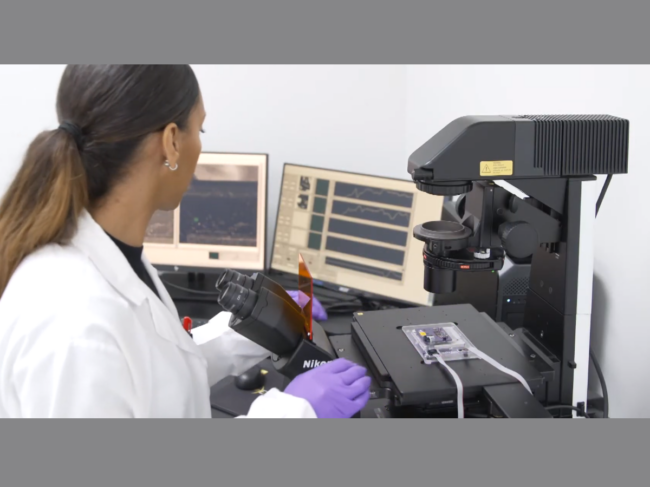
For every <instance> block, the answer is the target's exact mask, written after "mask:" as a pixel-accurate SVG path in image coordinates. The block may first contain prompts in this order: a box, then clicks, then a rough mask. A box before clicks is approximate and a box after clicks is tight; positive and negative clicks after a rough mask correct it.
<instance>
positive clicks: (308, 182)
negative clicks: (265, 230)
mask: <svg viewBox="0 0 650 487" xmlns="http://www.w3.org/2000/svg"><path fill="white" fill-rule="evenodd" d="M442 205H443V200H442V198H441V197H439V196H432V195H429V194H426V193H422V192H420V191H418V190H417V189H416V187H415V183H413V181H409V180H399V179H389V178H382V177H376V176H368V175H362V174H353V173H348V172H342V171H333V170H329V169H319V168H313V167H308V166H300V165H295V164H285V166H284V174H283V177H282V187H281V196H280V206H279V208H278V218H277V223H276V230H275V241H274V244H273V257H272V261H271V268H272V269H274V270H277V271H282V272H288V273H293V274H297V272H298V253H301V254H302V255H303V257H304V258H305V260H306V262H307V265H308V266H309V270H310V272H311V274H312V276H313V278H314V279H316V280H318V281H323V282H325V283H330V284H333V285H335V286H338V287H340V288H350V289H353V290H357V291H362V292H366V293H371V294H375V295H379V296H385V297H388V298H392V299H395V300H399V301H404V302H408V303H416V304H422V305H428V304H431V302H432V298H431V295H430V294H429V293H428V292H426V291H425V290H424V286H423V285H424V267H423V263H422V247H423V244H422V242H420V241H418V240H416V239H415V238H414V237H413V227H414V226H415V225H417V224H419V223H424V222H427V221H430V220H439V219H440V216H441V213H442Z"/></svg>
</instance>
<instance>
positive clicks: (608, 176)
mask: <svg viewBox="0 0 650 487" xmlns="http://www.w3.org/2000/svg"><path fill="white" fill-rule="evenodd" d="M611 182H612V175H611V174H608V175H607V179H605V184H603V189H601V190H600V196H599V197H598V202H597V203H596V216H598V212H599V211H600V205H602V204H603V200H604V199H605V194H606V193H607V188H609V183H611Z"/></svg>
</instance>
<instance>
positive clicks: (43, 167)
mask: <svg viewBox="0 0 650 487" xmlns="http://www.w3.org/2000/svg"><path fill="white" fill-rule="evenodd" d="M198 97H199V86H198V82H197V80H196V77H195V75H194V72H193V71H192V69H191V68H190V67H189V66H188V65H173V66H165V65H75V66H68V67H67V68H66V69H65V71H64V73H63V76H62V78H61V83H60V85H59V91H58V94H57V115H58V118H59V122H60V123H61V127H59V128H58V129H56V130H53V131H47V132H43V133H41V134H40V135H38V136H37V137H36V139H34V141H33V142H32V143H31V144H30V146H29V148H28V149H27V153H26V155H25V158H24V160H23V163H22V166H21V168H20V170H19V171H18V174H17V175H16V177H15V179H14V180H13V182H12V184H11V185H10V187H9V189H8V190H7V192H6V193H5V195H4V197H3V199H2V203H1V204H0V298H1V297H2V294H3V293H4V291H5V289H6V287H7V284H8V283H9V280H10V279H11V276H12V275H13V273H14V272H15V271H16V269H17V268H18V266H19V265H20V263H21V262H22V261H23V260H24V259H25V258H26V257H27V256H28V255H29V254H31V253H32V252H34V251H35V250H37V249H39V248H41V247H43V246H45V245H47V244H50V243H59V244H66V243H68V242H69V241H70V239H71V238H72V237H73V236H74V234H75V232H76V229H77V220H78V218H79V216H80V214H81V212H82V211H83V210H84V208H88V207H90V206H92V205H94V204H97V203H98V202H100V201H101V200H102V198H104V197H105V196H106V195H107V194H108V193H109V192H110V190H111V189H112V188H113V187H114V185H115V184H116V183H117V182H118V181H119V180H120V178H122V177H123V176H124V175H125V174H126V169H127V168H128V166H129V163H130V162H131V160H132V159H133V155H134V154H135V152H136V150H137V149H138V147H139V146H140V144H141V143H142V141H143V140H144V138H145V137H147V136H148V135H149V134H151V133H153V132H156V131H158V130H162V129H163V128H165V127H166V126H167V125H168V124H170V123H176V124H177V125H178V126H179V128H180V129H181V130H183V129H184V128H185V127H186V125H187V120H188V118H189V116H190V113H191V112H192V109H193V108H194V106H195V105H196V103H197V100H198Z"/></svg>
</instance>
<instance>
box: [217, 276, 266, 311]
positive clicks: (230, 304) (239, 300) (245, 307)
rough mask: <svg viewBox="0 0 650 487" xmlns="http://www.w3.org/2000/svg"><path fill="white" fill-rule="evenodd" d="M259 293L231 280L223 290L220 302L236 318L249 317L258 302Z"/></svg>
mask: <svg viewBox="0 0 650 487" xmlns="http://www.w3.org/2000/svg"><path fill="white" fill-rule="evenodd" d="M257 297H258V296H257V293H256V292H255V291H253V290H251V289H248V288H245V287H244V286H242V285H240V284H237V283H235V282H229V283H228V284H226V285H225V287H224V288H223V289H222V290H221V294H220V295H219V299H218V301H219V304H220V305H221V306H222V307H223V308H224V309H225V310H227V311H230V312H231V313H232V314H233V315H234V316H235V317H236V318H239V319H245V318H247V317H248V316H249V315H250V314H251V312H252V311H253V308H254V307H255V303H256V302H257Z"/></svg>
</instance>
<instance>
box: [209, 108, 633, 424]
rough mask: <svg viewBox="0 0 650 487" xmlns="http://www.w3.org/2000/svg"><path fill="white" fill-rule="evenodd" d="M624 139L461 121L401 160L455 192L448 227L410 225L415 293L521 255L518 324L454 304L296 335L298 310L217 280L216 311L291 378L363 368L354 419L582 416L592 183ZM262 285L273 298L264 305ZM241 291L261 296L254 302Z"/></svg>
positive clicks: (621, 168)
mask: <svg viewBox="0 0 650 487" xmlns="http://www.w3.org/2000/svg"><path fill="white" fill-rule="evenodd" d="M628 138H629V123H628V121H627V120H624V119H621V118H617V117H613V116H607V115H603V116H599V115H596V116H591V115H575V116H571V115H558V116H538V115H522V116H466V117H462V118H459V119H457V120H455V121H453V122H451V123H450V124H449V125H447V126H446V127H445V128H443V129H442V130H441V131H440V132H438V133H437V134H436V135H434V136H433V137H432V138H431V139H430V140H429V141H427V142H426V143H425V144H424V145H422V146H421V147H420V148H419V149H417V150H416V151H415V152H414V153H413V154H412V155H411V156H410V158H409V161H408V172H409V173H410V175H411V177H412V179H413V181H414V184H415V185H416V187H417V189H418V190H420V191H423V192H425V193H429V194H434V195H442V196H458V199H457V200H456V203H455V204H456V213H457V214H458V216H459V217H460V220H459V221H455V222H451V221H430V222H422V223H420V224H418V225H416V226H415V228H414V230H413V236H414V238H416V239H418V240H420V241H422V243H423V251H422V258H423V266H424V276H423V286H424V288H425V289H426V290H427V291H429V292H431V293H434V294H439V295H440V294H445V293H452V292H454V290H455V288H456V279H457V275H458V274H459V273H467V274H471V273H479V272H498V271H499V270H500V269H501V268H502V266H503V263H504V258H505V257H506V256H509V257H511V258H513V259H530V261H531V268H530V285H529V289H528V295H527V298H526V304H525V311H524V317H523V326H521V327H520V328H518V329H510V328H509V327H508V326H507V325H506V324H504V323H497V322H495V321H494V320H492V319H491V318H490V317H489V316H488V315H487V314H485V313H480V312H478V311H477V310H476V309H475V308H474V307H473V306H471V305H469V304H458V305H442V306H433V307H420V308H408V309H392V310H382V311H370V312H359V313H356V314H354V315H353V317H352V333H351V334H350V335H342V336H332V337H329V339H327V338H326V337H325V336H324V334H323V333H322V332H321V333H319V334H318V337H316V333H314V334H313V335H314V336H307V335H306V334H305V331H304V326H303V325H302V323H303V319H302V317H299V312H300V308H299V307H297V305H295V303H292V302H289V301H290V298H289V297H288V296H286V293H284V295H283V294H282V292H281V291H282V289H281V288H280V289H277V288H276V287H275V286H277V285H275V286H274V283H272V281H270V280H269V279H268V278H265V277H264V276H262V275H258V276H257V277H256V278H255V279H254V280H251V282H248V283H240V284H237V283H233V282H230V284H227V285H225V287H223V283H222V289H224V292H223V293H222V296H221V298H220V302H222V301H223V303H222V304H225V306H224V307H225V308H226V309H233V310H235V311H237V310H239V309H241V310H243V309H244V308H246V310H247V311H246V312H245V313H244V312H241V311H240V312H239V314H237V313H236V312H234V314H233V319H232V321H231V326H232V327H233V329H235V330H237V331H239V332H240V333H242V334H244V335H245V336H248V337H249V338H250V339H252V340H254V341H256V342H257V343H260V344H261V345H263V346H266V347H267V348H268V349H269V350H271V351H273V352H274V361H275V363H277V364H278V370H281V371H284V372H285V373H287V374H289V376H294V374H296V373H299V372H301V371H302V370H303V369H302V365H303V364H304V363H307V360H308V358H309V360H312V358H311V357H313V360H316V361H317V362H318V361H327V360H331V359H333V358H336V357H345V358H347V359H349V360H351V361H354V362H357V363H359V364H360V365H363V366H365V367H366V368H367V369H368V371H369V373H370V375H371V377H372V379H373V383H372V395H371V397H372V399H371V404H369V406H368V410H369V412H366V416H368V415H369V416H370V417H437V416H440V415H444V414H449V413H450V412H453V411H454V410H455V409H458V410H459V411H460V410H463V411H465V412H466V413H467V416H471V415H472V414H476V415H478V416H480V417H513V418H515V417H540V418H541V417H552V415H551V413H550V412H549V411H551V410H552V411H559V415H560V416H565V417H567V416H571V415H575V416H585V415H586V410H587V400H588V390H587V389H588V370H589V350H590V346H589V344H590V329H591V306H592V286H593V261H594V222H595V217H596V206H597V190H596V187H597V178H596V176H597V175H607V176H608V177H611V176H612V175H615V174H625V173H627V171H628ZM601 198H602V195H601ZM231 277H232V276H231ZM228 279H229V278H224V280H225V281H228ZM258 281H259V282H258ZM236 286H239V287H236ZM242 286H243V287H242ZM240 287H242V289H243V288H248V289H250V291H249V294H248V295H247V297H244V296H243V294H241V296H242V297H241V298H238V300H237V303H243V304H241V308H237V306H240V305H239V304H237V305H236V306H234V307H231V308H229V307H228V302H229V300H234V298H229V296H235V294H236V293H237V292H242V291H241V290H240ZM278 287H279V286H278ZM265 289H270V290H273V292H274V293H275V295H279V296H282V298H281V299H280V300H279V301H277V300H276V301H273V299H275V298H273V297H271V295H270V294H268V291H265ZM251 292H255V293H259V299H258V301H257V302H256V303H257V304H252V303H253V299H252V298H250V295H251V294H250V293H251ZM265 293H266V294H265ZM285 296H286V297H285ZM280 301H281V302H280ZM256 306H257V307H256ZM262 329H264V331H262ZM253 330H255V331H253ZM452 345H453V346H452ZM298 351H300V353H298ZM443 353H444V354H446V355H444V356H445V357H447V358H449V360H447V361H446V365H445V367H442V365H443V363H442V362H443V360H442V357H443ZM435 357H440V360H439V362H440V363H438V361H436V360H435ZM490 358H491V360H489V359H490ZM445 368H447V369H448V370H445ZM503 370H508V371H511V372H514V375H516V376H517V377H519V380H518V379H517V378H515V377H514V376H513V374H512V373H511V374H508V373H504V372H503ZM450 371H451V372H450ZM451 375H453V376H454V379H453V380H452V377H451ZM461 385H462V388H461ZM363 416H364V414H362V417H363ZM459 416H460V413H459ZM463 417H466V416H463Z"/></svg>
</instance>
